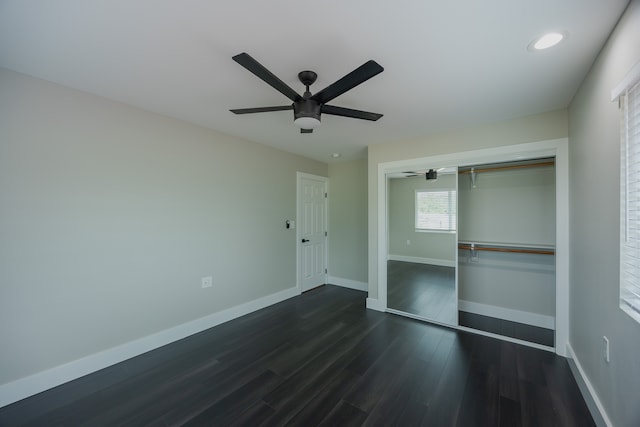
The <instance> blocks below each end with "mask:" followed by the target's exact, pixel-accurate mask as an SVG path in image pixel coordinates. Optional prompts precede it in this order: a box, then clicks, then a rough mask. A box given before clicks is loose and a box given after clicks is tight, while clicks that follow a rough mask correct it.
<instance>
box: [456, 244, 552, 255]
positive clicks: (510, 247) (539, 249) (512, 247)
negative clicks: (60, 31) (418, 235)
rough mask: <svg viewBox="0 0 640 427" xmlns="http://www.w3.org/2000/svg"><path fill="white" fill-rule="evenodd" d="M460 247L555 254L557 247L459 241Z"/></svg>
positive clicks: (477, 249) (491, 250) (492, 250)
mask: <svg viewBox="0 0 640 427" xmlns="http://www.w3.org/2000/svg"><path fill="white" fill-rule="evenodd" d="M458 249H464V250H475V251H490V252H511V253H521V254H538V255H555V253H556V251H555V247H554V246H547V245H527V244H520V243H496V242H463V241H459V242H458Z"/></svg>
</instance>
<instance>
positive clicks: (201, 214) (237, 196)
mask: <svg viewBox="0 0 640 427" xmlns="http://www.w3.org/2000/svg"><path fill="white" fill-rule="evenodd" d="M0 93H1V94H2V95H1V96H0V293H1V295H0V347H1V348H2V352H1V353H2V355H1V357H0V386H1V385H2V384H6V383H8V382H11V381H14V380H19V379H21V378H24V377H27V376H29V375H32V374H36V373H38V372H42V371H45V370H49V369H52V368H54V367H58V366H61V365H63V364H66V363H70V362H73V361H75V360H78V359H80V358H83V357H85V356H89V355H92V354H96V353H98V352H102V351H105V350H108V349H110V348H113V347H115V346H120V345H125V344H126V343H128V342H131V341H134V340H138V339H140V338H141V337H145V336H149V335H151V334H154V333H157V332H159V331H163V330H166V329H168V328H172V327H175V326H176V325H181V324H184V323H186V322H191V321H194V319H199V318H202V317H204V316H208V315H211V314H212V313H216V312H220V311H221V310H224V309H228V308H230V307H234V306H237V305H238V304H242V303H246V302H249V301H253V300H256V299H258V298H261V297H265V296H267V295H272V294H275V293H277V292H280V291H282V290H286V289H290V288H292V287H294V286H295V284H296V277H295V274H296V264H295V263H296V256H295V247H296V242H295V232H294V231H292V230H286V229H285V227H284V221H285V220H286V219H293V218H295V215H296V171H302V172H307V173H312V174H316V175H323V176H326V175H327V165H326V164H323V163H319V162H316V161H311V160H308V159H304V158H302V157H299V156H295V155H292V154H289V153H284V152H281V151H278V150H275V149H272V148H269V147H265V146H261V145H257V144H254V143H250V142H247V141H243V140H239V139H236V138H232V137H229V136H225V135H222V134H220V133H216V132H214V131H211V130H207V129H204V128H200V127H196V126H193V125H190V124H187V123H184V122H180V121H177V120H173V119H169V118H166V117H163V116H160V115H156V114H151V113H147V112H144V111H141V110H138V109H135V108H131V107H128V106H125V105H122V104H119V103H115V102H111V101H109V100H106V99H103V98H99V97H95V96H92V95H88V94H85V93H82V92H78V91H74V90H69V89H66V88H64V87H61V86H57V85H54V84H50V83H47V82H44V81H41V80H36V79H33V78H30V77H27V76H24V75H20V74H17V73H14V72H11V71H7V70H0ZM209 275H211V276H213V283H214V285H213V288H211V289H201V287H200V278H201V277H203V276H209Z"/></svg>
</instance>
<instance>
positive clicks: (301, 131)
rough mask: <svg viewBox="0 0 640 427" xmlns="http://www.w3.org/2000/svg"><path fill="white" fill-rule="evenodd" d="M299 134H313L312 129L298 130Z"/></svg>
mask: <svg viewBox="0 0 640 427" xmlns="http://www.w3.org/2000/svg"><path fill="white" fill-rule="evenodd" d="M300 133H313V129H300Z"/></svg>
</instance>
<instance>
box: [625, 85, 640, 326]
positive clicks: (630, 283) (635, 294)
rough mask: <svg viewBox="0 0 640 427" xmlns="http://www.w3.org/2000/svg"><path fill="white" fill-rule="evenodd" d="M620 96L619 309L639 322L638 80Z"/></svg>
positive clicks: (639, 154) (639, 173)
mask: <svg viewBox="0 0 640 427" xmlns="http://www.w3.org/2000/svg"><path fill="white" fill-rule="evenodd" d="M634 80H635V82H634V83H633V84H631V85H628V88H626V89H625V90H624V91H622V92H621V94H620V106H621V112H622V120H621V129H620V135H621V162H620V171H621V174H620V178H621V182H620V188H621V195H620V213H621V216H620V232H621V233H620V308H622V310H624V311H625V312H626V313H628V314H629V315H630V316H631V317H632V318H634V319H635V320H636V321H638V322H640V82H639V81H640V79H638V78H636V79H634Z"/></svg>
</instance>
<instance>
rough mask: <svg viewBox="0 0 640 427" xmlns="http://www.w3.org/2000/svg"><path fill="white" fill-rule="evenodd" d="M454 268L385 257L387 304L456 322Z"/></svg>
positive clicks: (426, 316) (425, 316) (452, 322)
mask: <svg viewBox="0 0 640 427" xmlns="http://www.w3.org/2000/svg"><path fill="white" fill-rule="evenodd" d="M455 274H456V273H455V268H454V267H442V266H438V265H429V264H418V263H413V262H404V261H387V306H388V307H389V308H393V309H395V310H399V311H404V312H406V313H411V314H415V315H418V316H421V317H424V318H427V319H430V320H434V321H436V322H440V323H446V324H448V325H456V324H457V322H458V312H457V310H458V302H457V300H456V299H457V295H456V282H455V280H456V279H455Z"/></svg>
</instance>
